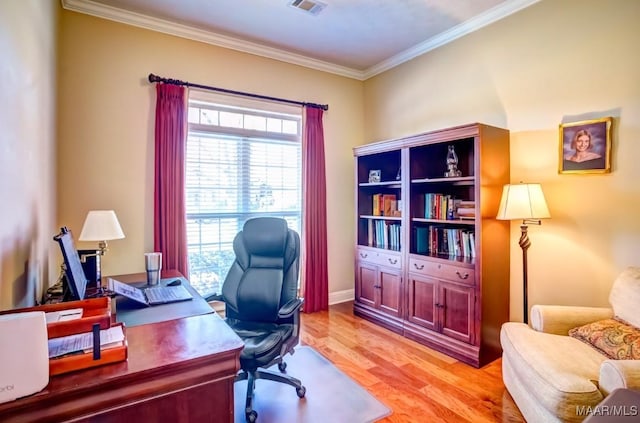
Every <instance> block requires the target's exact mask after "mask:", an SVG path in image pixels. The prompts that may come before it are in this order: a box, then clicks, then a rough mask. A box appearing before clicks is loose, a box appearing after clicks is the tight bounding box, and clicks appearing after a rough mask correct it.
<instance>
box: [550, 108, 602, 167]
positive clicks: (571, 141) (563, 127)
mask: <svg viewBox="0 0 640 423" xmlns="http://www.w3.org/2000/svg"><path fill="white" fill-rule="evenodd" d="M612 123H613V118H611V117H606V118H601V119H593V120H584V121H581V122H571V123H562V124H560V157H559V160H558V173H609V172H611V125H612Z"/></svg>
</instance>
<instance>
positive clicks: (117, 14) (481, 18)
mask: <svg viewBox="0 0 640 423" xmlns="http://www.w3.org/2000/svg"><path fill="white" fill-rule="evenodd" d="M539 1H540V0H507V1H505V2H504V3H501V4H500V5H498V6H496V7H494V8H492V9H490V10H488V11H486V12H484V13H482V14H480V15H478V16H476V17H474V18H472V19H470V20H468V21H466V22H463V23H462V24H460V25H457V26H455V27H453V28H451V29H450V30H448V31H445V32H443V33H441V34H438V35H437V36H435V37H432V38H430V39H428V40H426V41H424V42H422V43H420V44H417V45H415V46H413V47H411V48H408V49H407V50H404V51H403V52H401V53H399V54H396V55H395V56H392V57H390V58H389V59H386V60H383V61H382V62H379V63H378V64H376V65H374V66H372V67H370V68H368V69H366V70H364V71H362V70H358V69H353V68H349V67H346V66H340V65H336V64H334V63H329V62H325V61H322V60H317V59H313V58H310V57H307V56H303V55H300V54H296V53H291V52H288V51H285V50H281V49H277V48H274V47H269V46H266V45H263V44H259V43H254V42H251V41H244V40H241V39H238V38H234V37H229V36H226V35H222V34H217V33H214V32H211V31H205V30H202V29H198V28H194V27H191V26H187V25H183V24H179V23H174V22H171V21H167V20H164V19H159V18H154V17H151V16H147V15H143V14H141V13H136V12H130V11H127V10H123V9H119V8H117V7H113V6H108V5H105V4H102V3H96V2H94V1H91V0H62V7H63V8H64V9H66V10H71V11H73V12H79V13H84V14H87V15H91V16H95V17H98V18H103V19H108V20H111V21H115V22H119V23H123V24H126V25H132V26H137V27H139V28H144V29H148V30H151V31H157V32H161V33H164V34H168V35H174V36H177V37H181V38H187V39H190V40H194V41H199V42H203V43H207V44H211V45H215V46H219V47H224V48H228V49H231V50H236V51H240V52H243V53H249V54H253V55H256V56H261V57H266V58H269V59H275V60H279V61H282V62H286V63H291V64H294V65H299V66H303V67H306V68H310V69H314V70H319V71H322V72H328V73H332V74H336V75H340V76H344V77H347V78H352V79H357V80H360V81H364V80H366V79H368V78H371V77H373V76H375V75H378V74H380V73H382V72H384V71H387V70H389V69H391V68H394V67H396V66H398V65H400V64H402V63H404V62H408V61H409V60H411V59H414V58H416V57H418V56H420V55H422V54H424V53H427V52H429V51H431V50H434V49H436V48H438V47H441V46H443V45H445V44H447V43H450V42H452V41H454V40H456V39H458V38H460V37H463V36H465V35H467V34H470V33H472V32H474V31H477V30H478V29H480V28H482V27H485V26H487V25H489V24H492V23H493V22H496V21H498V20H500V19H502V18H505V17H507V16H509V15H511V14H513V13H516V12H518V11H520V10H522V9H524V8H526V7H529V6H531V5H532V4H534V3H538V2H539Z"/></svg>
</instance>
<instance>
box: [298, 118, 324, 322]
mask: <svg viewBox="0 0 640 423" xmlns="http://www.w3.org/2000/svg"><path fill="white" fill-rule="evenodd" d="M304 110H305V127H304V135H303V137H302V155H303V159H302V172H303V185H304V186H303V199H302V214H303V226H302V232H303V239H304V250H303V255H304V267H303V272H304V274H303V278H302V280H303V283H304V286H303V292H304V308H303V310H304V312H305V313H313V312H314V311H320V310H327V309H328V308H329V274H328V270H327V194H326V190H327V182H326V178H325V162H324V129H323V127H322V114H323V111H322V109H318V108H313V107H305V108H304Z"/></svg>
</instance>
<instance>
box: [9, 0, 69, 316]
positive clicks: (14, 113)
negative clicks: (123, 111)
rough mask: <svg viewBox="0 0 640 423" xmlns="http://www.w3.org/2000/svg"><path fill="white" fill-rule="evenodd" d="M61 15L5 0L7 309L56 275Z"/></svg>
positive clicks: (47, 7) (32, 2) (29, 1)
mask: <svg viewBox="0 0 640 423" xmlns="http://www.w3.org/2000/svg"><path fill="white" fill-rule="evenodd" d="M58 13H59V5H58V2H56V1H55V0H46V1H42V0H22V1H7V0H3V1H0V57H1V58H2V59H1V60H0V93H2V94H1V95H0V198H1V199H2V205H1V206H0V222H2V223H1V224H0V310H1V309H8V308H13V307H17V306H28V305H33V303H34V301H35V300H36V299H39V298H40V297H41V295H42V289H41V286H42V285H43V284H47V282H48V279H49V275H50V273H51V272H50V271H49V269H48V254H49V251H50V249H51V247H52V246H53V245H52V244H54V241H53V239H52V237H53V235H54V234H55V233H56V228H55V226H54V212H55V186H56V185H55V107H54V103H55V92H56V91H55V84H56V40H57V36H56V31H57V19H58ZM55 276H57V273H56V274H55V275H54V276H53V277H54V278H55Z"/></svg>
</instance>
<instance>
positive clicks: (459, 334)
mask: <svg viewBox="0 0 640 423" xmlns="http://www.w3.org/2000/svg"><path fill="white" fill-rule="evenodd" d="M438 294H439V297H438V305H439V306H440V309H441V310H442V322H441V323H442V330H441V331H442V334H443V335H447V336H449V337H451V338H455V339H458V340H460V341H463V342H467V343H469V344H473V342H474V341H475V339H474V331H473V329H474V323H475V322H474V314H475V301H474V298H475V289H474V288H473V287H467V286H461V285H457V284H450V283H447V282H440V289H439V290H438Z"/></svg>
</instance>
